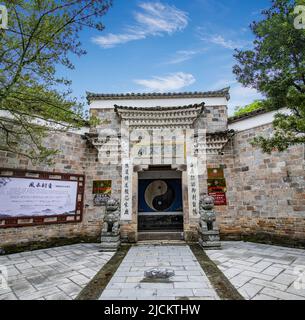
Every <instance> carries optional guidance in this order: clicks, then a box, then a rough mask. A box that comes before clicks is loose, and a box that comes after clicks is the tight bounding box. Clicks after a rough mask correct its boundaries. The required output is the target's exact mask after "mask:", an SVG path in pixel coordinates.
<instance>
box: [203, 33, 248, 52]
mask: <svg viewBox="0 0 305 320" xmlns="http://www.w3.org/2000/svg"><path fill="white" fill-rule="evenodd" d="M201 39H202V40H204V41H206V42H209V43H212V44H216V45H219V46H221V47H223V48H226V49H230V50H234V49H241V48H243V47H244V46H245V42H237V41H232V40H227V39H225V38H224V37H223V36H221V35H219V34H214V35H211V36H208V37H202V38H201Z"/></svg>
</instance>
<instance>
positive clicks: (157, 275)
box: [144, 269, 175, 279]
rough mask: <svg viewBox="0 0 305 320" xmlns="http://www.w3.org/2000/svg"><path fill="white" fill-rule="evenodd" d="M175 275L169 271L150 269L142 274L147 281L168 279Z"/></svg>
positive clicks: (172, 271)
mask: <svg viewBox="0 0 305 320" xmlns="http://www.w3.org/2000/svg"><path fill="white" fill-rule="evenodd" d="M174 275H175V271H174V270H169V269H151V270H148V271H145V272H144V276H145V278H147V279H169V278H171V277H173V276H174Z"/></svg>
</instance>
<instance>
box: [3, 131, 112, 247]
mask: <svg viewBox="0 0 305 320" xmlns="http://www.w3.org/2000/svg"><path fill="white" fill-rule="evenodd" d="M45 144H46V146H47V147H50V148H54V149H58V150H59V151H60V153H59V154H58V155H57V156H56V157H55V158H54V165H44V164H40V165H37V166H35V165H33V164H32V163H31V161H30V160H28V159H26V158H24V157H21V156H17V155H15V154H12V153H8V152H1V153H0V167H2V168H12V169H16V168H18V169H28V170H39V171H46V172H60V173H73V174H84V175H85V177H86V181H85V198H84V211H83V221H82V222H81V223H67V224H56V225H55V224H54V225H40V226H29V227H19V228H5V229H4V228H0V247H7V246H10V245H20V246H21V245H25V244H30V243H39V242H52V243H56V242H58V241H61V240H67V239H69V238H70V239H73V238H77V239H79V241H80V240H82V239H89V240H90V239H91V240H92V239H97V238H98V237H99V233H100V230H101V224H102V220H103V209H102V208H97V207H94V206H93V197H92V187H93V180H94V179H100V178H103V177H104V176H107V177H108V178H109V176H111V174H110V173H109V174H106V173H105V172H104V171H103V172H102V168H101V167H100V166H99V164H98V162H97V152H96V150H95V149H94V148H93V147H90V145H88V142H87V141H86V139H85V138H84V137H83V136H81V135H79V134H72V133H67V134H52V135H50V136H49V137H48V138H47V139H46V142H45ZM103 170H104V168H103Z"/></svg>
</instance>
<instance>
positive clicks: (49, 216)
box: [0, 168, 85, 228]
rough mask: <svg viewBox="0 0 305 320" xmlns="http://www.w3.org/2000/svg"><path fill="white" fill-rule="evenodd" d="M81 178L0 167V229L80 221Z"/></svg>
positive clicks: (79, 176)
mask: <svg viewBox="0 0 305 320" xmlns="http://www.w3.org/2000/svg"><path fill="white" fill-rule="evenodd" d="M84 186H85V176H83V175H78V174H67V173H54V172H41V171H27V170H18V169H1V168H0V204H1V205H0V228H8V227H23V226H32V225H43V224H59V223H69V222H81V221H82V214H83V204H84Z"/></svg>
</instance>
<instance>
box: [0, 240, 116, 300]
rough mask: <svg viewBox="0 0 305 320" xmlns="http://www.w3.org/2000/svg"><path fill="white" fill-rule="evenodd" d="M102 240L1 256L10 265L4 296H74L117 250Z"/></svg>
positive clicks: (1, 262)
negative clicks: (103, 249)
mask: <svg viewBox="0 0 305 320" xmlns="http://www.w3.org/2000/svg"><path fill="white" fill-rule="evenodd" d="M99 249H100V248H99V245H98V244H77V245H71V246H64V247H58V248H52V249H44V250H37V251H31V252H23V253H16V254H11V255H7V256H0V265H4V266H6V267H7V268H8V277H9V279H8V286H9V289H8V290H3V289H1V288H0V300H17V299H18V300H72V299H74V298H75V297H76V296H77V295H78V294H79V292H80V291H81V290H82V288H83V287H85V286H86V285H87V283H88V282H89V281H90V280H91V279H92V278H93V277H94V276H95V274H96V273H97V272H98V271H99V270H100V269H101V268H102V267H103V265H104V264H105V263H107V261H108V260H109V259H110V258H111V257H112V255H113V253H108V252H104V253H101V252H98V250H99Z"/></svg>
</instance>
